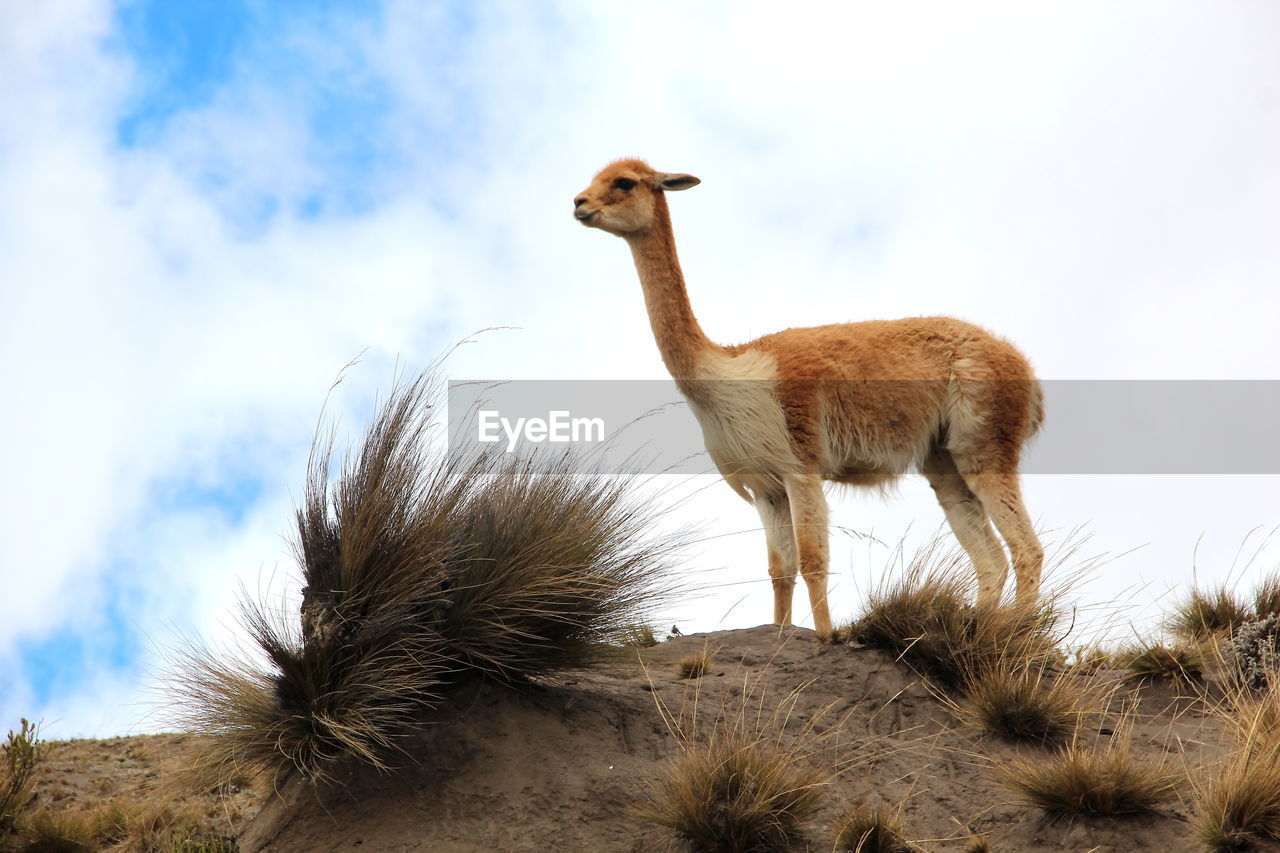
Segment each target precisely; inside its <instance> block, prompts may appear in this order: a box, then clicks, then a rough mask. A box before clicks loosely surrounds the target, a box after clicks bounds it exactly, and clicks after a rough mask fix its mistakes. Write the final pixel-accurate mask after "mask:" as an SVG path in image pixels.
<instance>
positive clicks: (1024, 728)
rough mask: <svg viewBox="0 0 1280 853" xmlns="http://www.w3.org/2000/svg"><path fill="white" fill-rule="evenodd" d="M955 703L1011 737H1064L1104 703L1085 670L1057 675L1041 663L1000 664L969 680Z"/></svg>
mask: <svg viewBox="0 0 1280 853" xmlns="http://www.w3.org/2000/svg"><path fill="white" fill-rule="evenodd" d="M963 693H964V696H963V698H962V699H961V700H960V701H959V702H958V703H953V707H954V708H955V710H956V711H957V713H958V715H959V717H960V718H961V719H962V720H964V721H965V722H967V723H970V724H971V725H975V726H977V727H979V728H982V729H984V730H986V731H988V732H990V733H992V734H995V735H998V736H1000V737H1002V738H1005V739H1007V740H1013V741H1029V742H1034V743H1040V744H1044V745H1048V746H1052V745H1057V744H1061V743H1064V742H1066V741H1068V740H1070V739H1071V737H1072V736H1073V735H1074V734H1075V733H1076V731H1077V729H1078V728H1079V726H1080V723H1081V721H1082V720H1083V719H1085V718H1086V717H1088V716H1091V715H1095V714H1096V713H1097V711H1096V708H1097V707H1099V706H1100V705H1101V701H1100V699H1099V697H1098V696H1097V691H1096V690H1094V689H1093V688H1091V687H1090V686H1089V685H1088V684H1086V682H1085V681H1084V679H1083V676H1078V675H1074V674H1067V675H1059V676H1056V677H1055V676H1053V675H1051V674H1049V673H1047V672H1046V671H1045V670H1044V669H1043V668H1040V667H1026V666H1009V665H1004V666H995V667H992V668H991V669H988V670H986V671H985V672H983V673H980V674H979V675H978V676H977V677H975V678H973V679H971V680H970V681H968V682H966V683H965V686H964V690H963Z"/></svg>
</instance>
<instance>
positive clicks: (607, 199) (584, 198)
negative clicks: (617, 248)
mask: <svg viewBox="0 0 1280 853" xmlns="http://www.w3.org/2000/svg"><path fill="white" fill-rule="evenodd" d="M699 183H700V181H699V180H698V179H697V178H695V177H694V176H693V175H669V174H666V173H665V172H655V171H654V170H653V169H651V168H650V167H649V164H648V163H646V162H644V161H643V160H618V161H617V162H615V163H610V164H609V165H608V166H605V167H604V168H603V169H602V170H600V174H598V175H596V177H595V180H593V181H592V182H591V185H590V186H588V187H587V188H586V189H585V190H583V191H582V192H580V193H578V197H577V198H575V199H574V200H573V215H574V216H575V217H576V218H577V220H578V221H579V222H581V223H582V224H583V225H586V226H588V227H589V228H599V229H600V230H601V231H608V232H609V233H610V234H617V235H618V236H619V237H628V236H632V235H635V234H640V233H642V232H644V231H647V230H648V229H649V227H650V226H652V225H653V221H654V217H655V216H656V214H657V210H658V199H659V197H660V196H661V195H662V193H663V192H665V191H667V190H687V189H689V187H696V186H697V185H698V184H699Z"/></svg>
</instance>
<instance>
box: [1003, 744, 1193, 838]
mask: <svg viewBox="0 0 1280 853" xmlns="http://www.w3.org/2000/svg"><path fill="white" fill-rule="evenodd" d="M997 778H998V780H999V781H1000V783H1001V784H1002V785H1004V786H1005V787H1006V788H1008V789H1009V790H1011V791H1012V792H1013V793H1014V794H1015V795H1016V796H1017V797H1019V798H1020V799H1021V800H1022V801H1023V802H1024V803H1026V804H1027V805H1030V806H1034V807H1035V808H1038V809H1040V810H1041V811H1043V812H1044V813H1045V814H1046V815H1047V816H1048V817H1050V818H1061V817H1085V816H1097V817H1119V816H1124V815H1135V814H1142V813H1144V812H1149V811H1151V810H1152V809H1153V808H1154V807H1155V805H1156V804H1157V803H1158V802H1160V801H1161V800H1162V799H1163V798H1164V797H1166V796H1167V795H1169V794H1170V793H1171V792H1172V791H1173V788H1174V785H1175V782H1176V777H1175V776H1174V775H1173V774H1171V773H1169V772H1168V770H1167V769H1166V768H1165V767H1164V766H1162V765H1158V764H1152V763H1149V762H1144V761H1141V760H1139V759H1136V758H1134V757H1133V756H1132V754H1131V753H1130V751H1129V744H1128V741H1127V739H1123V738H1119V739H1113V740H1111V741H1109V742H1107V743H1105V744H1101V745H1098V746H1083V745H1080V744H1079V743H1071V744H1069V745H1067V746H1066V747H1064V748H1063V749H1061V750H1060V751H1058V752H1057V753H1055V754H1054V755H1052V756H1049V757H1037V758H1036V759H1035V760H1034V761H1032V760H1028V759H1026V758H1014V759H1013V760H1011V761H1009V762H1008V763H1005V764H1002V765H1001V766H1000V767H999V768H998V769H997Z"/></svg>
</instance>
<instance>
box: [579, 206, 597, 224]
mask: <svg viewBox="0 0 1280 853" xmlns="http://www.w3.org/2000/svg"><path fill="white" fill-rule="evenodd" d="M599 215H600V211H598V210H581V209H579V210H575V211H574V212H573V217H574V218H575V219H577V220H578V221H579V222H581V223H582V224H583V225H590V224H591V220H593V219H595V218H596V217H597V216H599Z"/></svg>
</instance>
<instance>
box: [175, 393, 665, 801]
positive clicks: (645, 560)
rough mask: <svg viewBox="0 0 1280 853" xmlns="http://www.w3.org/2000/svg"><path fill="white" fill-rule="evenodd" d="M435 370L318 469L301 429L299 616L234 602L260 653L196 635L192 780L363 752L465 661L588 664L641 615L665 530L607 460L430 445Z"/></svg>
mask: <svg viewBox="0 0 1280 853" xmlns="http://www.w3.org/2000/svg"><path fill="white" fill-rule="evenodd" d="M433 389H434V385H433V384H432V382H431V379H430V377H429V376H427V375H424V376H422V377H419V378H418V379H417V380H416V381H414V382H411V383H409V384H407V385H404V386H400V387H397V388H396V389H394V390H393V392H392V393H391V395H390V396H389V398H388V400H387V401H386V403H385V404H384V405H383V406H382V407H381V409H380V410H379V412H378V413H377V416H376V417H375V419H374V421H373V423H372V424H371V425H370V427H369V428H368V430H367V432H366V434H365V437H364V440H363V442H362V443H361V444H360V446H359V447H358V448H357V450H356V451H355V452H354V453H353V454H352V455H351V456H350V457H349V458H348V459H347V460H346V463H345V465H344V466H343V468H342V470H341V472H340V473H339V475H338V476H337V478H336V480H332V481H331V480H330V469H331V458H332V442H331V441H322V440H319V439H317V442H316V445H315V447H314V449H313V453H312V458H311V462H310V466H309V470H308V477H307V486H306V490H305V495H304V500H303V505H302V507H301V509H299V511H298V518H297V522H298V523H297V531H298V532H297V539H296V543H295V547H296V552H297V556H298V561H299V563H300V565H301V567H302V572H303V576H304V581H305V584H306V588H305V589H304V590H303V605H302V620H301V625H298V624H297V623H296V621H294V619H295V618H296V617H291V615H290V614H289V613H288V612H287V611H285V612H281V610H280V609H279V608H274V607H271V606H269V605H266V604H263V603H261V602H255V601H249V600H246V601H244V603H243V606H242V621H243V624H244V625H245V627H246V628H247V629H248V631H249V634H250V635H251V637H252V638H253V641H254V643H255V644H256V646H257V648H258V649H259V650H260V652H261V654H262V658H264V659H265V665H264V662H263V660H261V659H255V658H250V657H245V656H236V655H220V654H217V653H215V652H214V651H213V650H210V649H208V648H205V647H203V646H200V645H196V644H193V645H191V646H190V647H188V648H187V649H185V650H184V651H182V652H180V653H179V655H178V659H177V666H176V668H175V670H176V671H175V673H174V676H173V679H172V680H173V681H174V682H175V683H176V692H177V695H178V698H179V699H180V702H181V707H182V709H183V711H184V716H183V718H182V719H181V720H180V722H183V723H185V724H186V725H188V726H190V727H192V728H194V729H196V730H197V731H200V732H204V733H207V734H210V735H212V736H213V738H212V741H213V744H214V745H213V747H211V748H210V749H208V750H207V751H206V752H205V754H204V757H203V760H202V761H201V762H200V764H199V765H198V766H197V767H196V768H195V772H196V774H197V776H198V777H199V778H200V780H201V784H204V785H208V784H210V783H212V782H217V781H220V780H222V779H225V778H227V777H228V776H229V775H232V774H235V773H239V772H243V771H244V770H246V769H248V770H250V771H254V770H271V771H280V770H287V769H296V770H298V771H300V772H301V773H303V774H304V775H305V776H307V777H309V778H318V777H321V776H323V775H325V773H326V771H327V768H328V767H329V766H331V765H332V763H333V762H334V761H335V760H336V759H338V758H340V757H343V756H354V757H356V758H358V759H360V760H363V761H365V762H368V763H370V764H373V765H375V766H379V767H385V766H387V765H386V757H387V755H388V753H389V752H390V751H391V750H393V749H394V748H395V746H396V744H397V742H398V739H399V738H400V737H401V736H402V735H403V734H405V733H406V732H407V731H409V730H411V729H412V728H413V727H414V726H415V725H416V723H417V721H418V720H419V718H420V715H421V714H422V713H423V712H424V711H425V710H429V709H431V708H432V707H435V706H436V705H438V704H439V703H440V702H442V701H444V697H445V694H446V692H447V690H448V687H449V685H450V684H452V683H455V682H457V681H458V680H459V679H463V678H466V677H468V675H470V674H484V675H486V676H488V677H492V678H497V679H499V680H502V681H506V682H519V681H525V680H528V679H533V678H540V677H546V676H549V675H554V674H555V673H557V672H562V671H565V670H568V669H573V668H577V667H582V666H587V665H589V664H591V663H593V662H595V661H596V660H598V659H599V658H600V656H601V655H602V654H605V653H607V649H608V648H609V646H608V645H607V644H608V643H612V644H613V647H614V648H615V649H616V645H617V643H618V642H619V641H620V640H621V639H622V637H621V634H622V631H623V629H622V626H626V625H636V624H645V623H647V621H648V619H647V616H648V612H649V608H650V607H651V606H652V605H653V604H654V603H656V602H657V601H658V600H660V597H661V595H662V593H663V591H664V590H663V584H664V583H665V581H664V578H665V577H666V560H667V558H668V555H669V554H670V552H671V546H672V543H671V542H670V541H664V542H654V541H650V540H647V539H645V535H646V534H647V533H648V530H649V527H650V520H651V518H652V512H653V509H652V508H651V506H650V505H648V504H641V503H640V502H638V501H633V500H632V499H630V498H629V497H628V494H629V493H628V492H627V490H626V489H627V486H626V484H625V483H624V482H623V481H622V480H621V479H620V478H606V477H603V476H590V475H583V474H581V473H579V472H576V471H575V470H573V466H572V465H571V464H570V463H571V460H569V459H567V458H564V457H561V458H559V459H551V460H543V461H534V460H528V459H520V458H518V457H508V456H507V455H506V454H502V453H489V454H485V453H477V454H470V455H468V454H465V453H462V452H443V453H441V454H435V453H433V452H432V451H431V450H430V449H429V447H428V442H427V438H428V435H429V432H430V428H431V414H432V409H433V407H432V403H431V397H432V394H433Z"/></svg>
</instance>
